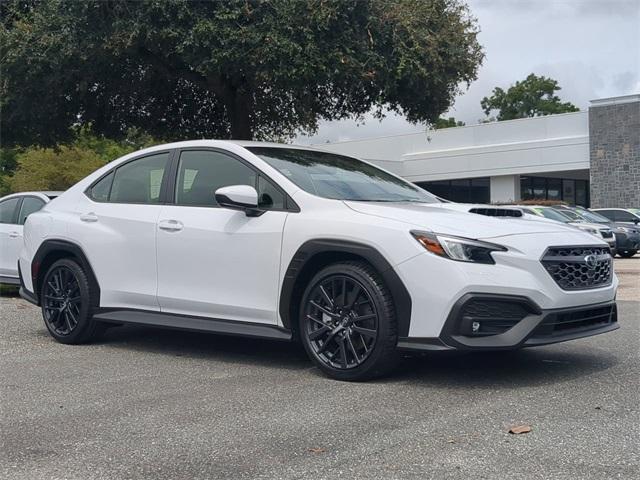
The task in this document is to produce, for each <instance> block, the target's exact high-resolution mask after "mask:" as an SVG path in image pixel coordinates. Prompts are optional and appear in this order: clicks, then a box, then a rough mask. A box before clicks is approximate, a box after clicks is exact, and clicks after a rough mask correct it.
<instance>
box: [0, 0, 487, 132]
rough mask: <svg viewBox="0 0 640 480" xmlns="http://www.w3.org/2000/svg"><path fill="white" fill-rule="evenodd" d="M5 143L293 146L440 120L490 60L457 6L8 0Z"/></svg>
mask: <svg viewBox="0 0 640 480" xmlns="http://www.w3.org/2000/svg"><path fill="white" fill-rule="evenodd" d="M2 14H3V15H2V18H3V20H2V26H1V27H0V28H1V30H0V40H1V41H2V45H3V52H2V55H1V65H0V68H2V72H3V80H2V82H1V84H0V95H1V98H0V106H1V107H2V114H3V141H4V143H5V144H15V143H23V144H31V143H34V142H36V143H39V144H52V143H55V142H58V141H61V140H62V141H64V140H66V139H68V137H69V126H70V125H75V124H86V123H91V124H92V125H93V128H94V129H95V130H96V132H98V133H101V134H104V135H106V136H108V137H111V138H119V137H122V136H123V135H124V134H125V132H127V131H128V130H129V129H130V128H131V127H137V128H139V129H141V130H144V131H147V132H149V133H150V134H152V135H154V136H155V137H157V138H163V139H171V140H174V139H184V138H202V137H217V138H258V139H265V138H287V137H291V136H292V135H294V134H296V133H299V132H313V131H315V129H316V128H317V125H318V121H319V120H321V119H326V120H331V119H341V118H347V117H351V116H359V115H363V114H364V113H366V112H368V111H371V110H372V109H373V110H374V111H376V112H377V113H378V115H382V112H383V111H384V110H385V109H388V110H390V111H393V112H400V113H402V114H404V115H405V116H406V117H407V118H408V119H409V120H410V121H412V122H418V121H426V122H433V121H435V120H436V119H437V118H438V116H439V115H440V114H441V113H442V112H443V111H446V110H447V109H448V107H449V106H450V105H451V103H452V101H453V99H454V97H455V95H456V93H458V91H459V88H460V87H459V85H460V84H461V83H463V82H467V84H468V83H469V82H471V81H473V80H474V79H475V78H476V74H477V69H478V67H479V65H480V63H481V61H482V58H483V53H482V50H481V47H480V45H479V44H478V42H477V39H476V36H477V32H478V29H477V25H476V22H475V19H473V18H471V17H470V15H469V12H468V8H467V6H466V5H465V4H464V3H463V0H305V1H303V0H226V1H211V2H190V1H187V0H163V1H157V0H134V1H115V0H102V1H99V0H85V1H62V0H38V1H36V0H6V1H4V2H3V3H2Z"/></svg>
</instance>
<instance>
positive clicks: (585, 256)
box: [541, 246, 612, 290]
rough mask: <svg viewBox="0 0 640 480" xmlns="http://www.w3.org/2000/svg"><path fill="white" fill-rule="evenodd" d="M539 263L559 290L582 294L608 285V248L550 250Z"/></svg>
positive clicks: (609, 259)
mask: <svg viewBox="0 0 640 480" xmlns="http://www.w3.org/2000/svg"><path fill="white" fill-rule="evenodd" d="M541 262H542V265H543V266H544V268H545V269H546V270H547V272H548V273H549V275H551V277H552V278H553V279H554V280H555V281H556V283H557V284H558V286H559V287H560V288H562V289H563V290H586V289H589V288H599V287H604V286H606V285H609V284H610V283H611V277H612V266H611V254H610V252H609V247H600V246H596V247H593V246H587V247H550V248H549V249H548V250H547V252H546V253H545V254H544V257H542V260H541Z"/></svg>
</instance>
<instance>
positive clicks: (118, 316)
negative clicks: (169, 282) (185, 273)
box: [93, 309, 292, 341]
mask: <svg viewBox="0 0 640 480" xmlns="http://www.w3.org/2000/svg"><path fill="white" fill-rule="evenodd" d="M93 318H95V319H96V320H101V321H105V322H115V323H130V324H136V325H150V326H154V327H161V328H172V329H178V330H191V331H196V332H210V333H219V334H222V335H234V336H240V337H252V338H269V339H272V340H284V341H288V340H291V338H292V337H291V332H290V331H289V330H285V329H283V328H280V327H277V326H275V325H264V324H261V323H247V322H239V321H232V320H218V319H212V318H204V317H191V316H187V315H177V314H172V313H162V312H150V311H146V310H118V309H109V310H101V311H98V312H97V313H95V314H94V315H93Z"/></svg>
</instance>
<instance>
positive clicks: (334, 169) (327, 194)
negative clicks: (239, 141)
mask: <svg viewBox="0 0 640 480" xmlns="http://www.w3.org/2000/svg"><path fill="white" fill-rule="evenodd" d="M248 150H249V151H251V152H252V153H254V154H255V155H257V156H258V157H260V158H261V159H262V160H264V161H265V162H267V163H268V164H269V165H271V166H272V167H273V168H275V169H276V170H278V171H279V172H280V173H282V174H283V175H284V176H286V177H287V178H288V179H289V180H291V181H292V182H293V183H295V184H296V185H297V186H298V187H300V188H302V189H303V190H305V191H306V192H309V193H312V194H314V195H318V196H320V197H324V198H333V199H338V200H361V201H374V202H422V203H439V201H438V199H437V198H436V197H435V196H433V195H431V194H430V193H428V192H426V191H425V190H422V189H421V188H419V187H416V186H414V185H411V184H410V183H407V182H405V181H404V180H401V179H399V178H396V177H394V176H393V175H390V174H388V173H386V172H384V171H382V170H380V169H378V168H376V167H374V166H373V165H369V164H367V163H364V162H361V161H360V160H357V159H355V158H351V157H344V156H342V155H335V154H332V153H326V152H316V151H313V150H302V149H296V148H272V147H249V148H248Z"/></svg>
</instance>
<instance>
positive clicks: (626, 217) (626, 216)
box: [615, 210, 638, 222]
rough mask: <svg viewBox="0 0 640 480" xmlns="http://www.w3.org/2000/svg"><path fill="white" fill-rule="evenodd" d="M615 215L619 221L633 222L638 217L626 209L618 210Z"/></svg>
mask: <svg viewBox="0 0 640 480" xmlns="http://www.w3.org/2000/svg"><path fill="white" fill-rule="evenodd" d="M615 216H616V221H618V222H633V221H634V220H636V219H637V218H638V217H636V216H635V215H634V214H632V213H629V212H625V211H624V210H616V211H615Z"/></svg>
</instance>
